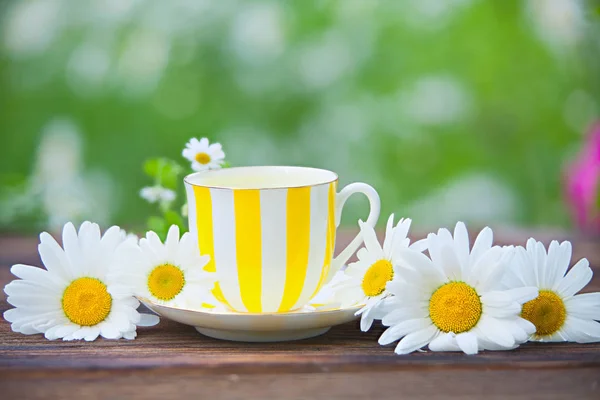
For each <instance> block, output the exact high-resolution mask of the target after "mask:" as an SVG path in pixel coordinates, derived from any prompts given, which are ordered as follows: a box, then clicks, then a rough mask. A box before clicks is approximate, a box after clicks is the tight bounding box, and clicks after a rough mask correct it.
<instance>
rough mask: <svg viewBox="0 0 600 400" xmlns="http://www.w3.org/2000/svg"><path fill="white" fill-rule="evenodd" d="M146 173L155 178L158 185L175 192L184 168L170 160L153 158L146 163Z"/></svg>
mask: <svg viewBox="0 0 600 400" xmlns="http://www.w3.org/2000/svg"><path fill="white" fill-rule="evenodd" d="M144 172H145V173H146V175H148V176H149V177H151V178H153V179H154V180H155V182H156V184H158V185H161V186H164V187H166V188H168V189H172V190H175V189H177V184H178V183H179V177H180V175H181V174H182V173H183V167H181V165H179V164H178V163H177V162H175V161H173V160H170V159H168V158H151V159H149V160H147V161H146V162H145V163H144Z"/></svg>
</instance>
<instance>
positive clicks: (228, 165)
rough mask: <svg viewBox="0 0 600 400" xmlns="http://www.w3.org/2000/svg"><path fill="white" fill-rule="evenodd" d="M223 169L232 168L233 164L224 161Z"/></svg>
mask: <svg viewBox="0 0 600 400" xmlns="http://www.w3.org/2000/svg"><path fill="white" fill-rule="evenodd" d="M221 168H231V164H230V163H229V161H224V162H223V164H221Z"/></svg>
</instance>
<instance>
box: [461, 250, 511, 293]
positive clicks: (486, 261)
mask: <svg viewBox="0 0 600 400" xmlns="http://www.w3.org/2000/svg"><path fill="white" fill-rule="evenodd" d="M503 253H504V250H503V249H502V248H501V247H498V246H494V247H492V248H491V249H489V250H488V251H486V252H485V253H483V254H482V255H481V257H479V259H478V260H477V262H476V263H475V265H472V266H471V270H470V271H469V275H468V276H465V277H464V279H465V282H467V283H468V284H469V285H471V286H477V285H479V282H480V281H482V280H485V279H487V277H489V275H490V271H489V269H490V267H493V266H497V264H498V263H499V262H500V260H501V259H502V255H503Z"/></svg>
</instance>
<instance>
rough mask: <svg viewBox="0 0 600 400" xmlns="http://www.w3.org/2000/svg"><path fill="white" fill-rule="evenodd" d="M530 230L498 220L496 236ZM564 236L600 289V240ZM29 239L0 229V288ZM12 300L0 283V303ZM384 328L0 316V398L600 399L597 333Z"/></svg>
mask: <svg viewBox="0 0 600 400" xmlns="http://www.w3.org/2000/svg"><path fill="white" fill-rule="evenodd" d="M341 236H342V241H343V239H346V237H347V235H341ZM534 236H536V237H538V238H541V237H544V238H548V235H547V234H546V235H539V234H537V235H536V234H535V233H534ZM565 236H566V235H564V234H560V233H555V234H553V236H552V237H553V238H558V239H562V238H564V237H565ZM567 236H568V235H567ZM527 237H529V235H528V232H518V231H515V232H509V231H506V232H504V233H503V234H502V235H501V237H500V240H499V242H500V243H512V244H522V243H524V241H525V239H526V238H527ZM572 239H573V241H574V242H573V245H574V253H575V260H577V259H579V258H581V257H584V256H585V257H587V258H588V259H589V260H590V262H591V265H592V266H593V268H594V270H595V273H596V276H595V277H594V280H593V281H592V283H591V284H590V285H589V286H588V288H587V289H586V291H598V290H600V242H599V241H597V240H592V239H585V238H572ZM36 245H37V240H36V239H35V238H14V237H0V286H1V287H4V285H6V284H7V283H8V282H9V281H10V280H11V279H12V275H11V274H10V272H9V269H8V267H9V266H10V265H11V264H13V263H16V262H22V263H30V264H33V265H41V264H40V262H39V259H38V256H37V250H36ZM8 308H9V305H8V304H7V303H6V296H5V295H4V293H2V294H1V295H0V312H4V311H5V310H6V309H8ZM382 331H383V328H382V327H381V326H376V327H375V328H374V329H373V330H372V331H371V332H368V333H362V332H360V330H359V328H358V323H357V322H354V323H349V324H346V325H342V326H339V327H335V328H333V329H332V330H331V331H330V332H329V333H327V334H325V335H323V336H321V337H317V338H313V339H307V340H301V341H297V342H288V343H273V344H251V343H250V344H249V343H233V342H225V341H218V340H215V339H210V338H208V337H204V336H201V335H199V334H198V333H197V332H196V331H195V330H194V328H192V327H189V326H185V325H180V324H178V323H175V322H171V321H168V320H162V321H161V323H160V324H159V325H158V326H157V327H154V328H140V329H139V331H138V338H137V339H136V340H135V341H126V340H120V341H110V340H103V339H99V340H97V341H95V342H92V343H86V342H62V341H52V342H51V341H47V340H45V339H44V338H43V337H42V336H41V335H34V336H25V335H21V334H17V333H13V332H12V331H11V330H10V326H9V324H8V323H7V322H6V321H4V320H3V319H2V318H0V399H12V398H19V399H38V398H40V399H41V398H47V399H59V398H103V399H104V398H105V399H121V398H122V399H136V398H144V399H146V398H161V399H175V398H187V397H193V398H206V399H221V398H223V399H266V398H274V399H284V398H285V399H288V398H289V399H310V398H323V399H337V398H340V399H341V398H344V399H371V398H372V399H378V400H383V399H405V398H417V399H427V400H432V399H446V398H461V399H483V398H485V399H505V398H508V397H509V396H510V397H511V399H538V398H539V399H544V400H547V399H561V400H562V399H600V344H588V345H579V344H543V345H542V344H536V343H530V344H526V345H523V346H522V347H521V348H519V349H518V350H515V351H507V352H483V353H481V354H479V355H477V356H466V355H463V354H459V353H432V352H423V353H415V354H411V355H408V356H397V355H395V354H394V352H393V347H390V346H388V347H381V346H379V345H378V344H377V338H378V337H379V335H380V334H381V332H382Z"/></svg>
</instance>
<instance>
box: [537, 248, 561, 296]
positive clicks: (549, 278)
mask: <svg viewBox="0 0 600 400" xmlns="http://www.w3.org/2000/svg"><path fill="white" fill-rule="evenodd" d="M560 251H561V250H560V245H559V244H558V241H556V240H553V241H551V242H550V246H548V255H547V257H546V263H545V269H544V271H543V273H544V276H543V279H542V283H543V286H542V287H544V288H549V287H552V286H553V285H554V281H555V279H554V276H555V274H556V270H557V269H558V268H557V264H556V262H557V261H558V255H559V253H560Z"/></svg>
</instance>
